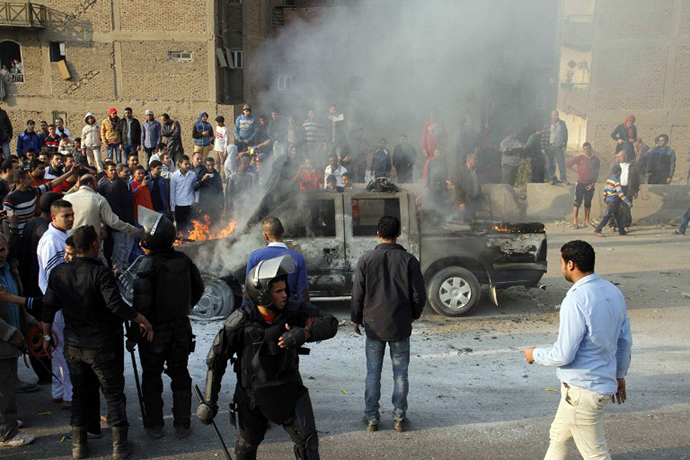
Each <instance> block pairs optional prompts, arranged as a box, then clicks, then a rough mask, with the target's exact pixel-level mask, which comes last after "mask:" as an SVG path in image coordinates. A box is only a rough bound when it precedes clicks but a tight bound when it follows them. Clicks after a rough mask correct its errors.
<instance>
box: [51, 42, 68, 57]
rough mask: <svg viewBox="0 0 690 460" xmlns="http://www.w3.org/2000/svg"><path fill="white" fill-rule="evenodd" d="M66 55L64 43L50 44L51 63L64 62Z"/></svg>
mask: <svg viewBox="0 0 690 460" xmlns="http://www.w3.org/2000/svg"><path fill="white" fill-rule="evenodd" d="M66 55H67V53H66V51H65V44H64V43H63V42H50V62H59V61H64V60H65V56H66Z"/></svg>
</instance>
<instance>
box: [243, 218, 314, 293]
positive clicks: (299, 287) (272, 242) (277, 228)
mask: <svg viewBox="0 0 690 460" xmlns="http://www.w3.org/2000/svg"><path fill="white" fill-rule="evenodd" d="M283 233H285V229H284V228H283V224H282V222H280V219H278V218H277V217H273V216H268V217H266V218H265V219H264V220H262V221H261V235H263V237H264V239H265V240H266V242H267V243H268V246H267V247H265V248H263V249H258V250H256V251H254V252H252V253H251V254H250V255H249V261H248V262H247V276H249V272H250V271H252V268H254V267H256V265H257V264H258V263H259V262H261V261H262V260H269V259H273V258H276V257H280V256H283V255H286V254H287V255H290V256H292V259H293V260H294V261H295V271H294V272H292V273H290V274H289V275H288V288H289V290H290V299H291V300H295V301H298V302H302V301H304V302H309V282H308V280H307V264H306V262H305V261H304V256H303V255H302V254H300V253H299V252H295V251H292V250H290V249H288V247H287V245H286V244H285V243H283ZM249 304H250V301H249V297H248V296H247V292H246V290H245V293H244V301H243V302H242V305H243V306H244V305H249Z"/></svg>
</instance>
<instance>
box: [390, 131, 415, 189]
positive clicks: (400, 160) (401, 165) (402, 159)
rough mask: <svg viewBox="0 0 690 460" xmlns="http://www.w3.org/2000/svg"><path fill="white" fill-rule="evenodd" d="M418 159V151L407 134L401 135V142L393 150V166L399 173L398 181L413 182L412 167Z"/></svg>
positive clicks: (403, 182) (402, 182)
mask: <svg viewBox="0 0 690 460" xmlns="http://www.w3.org/2000/svg"><path fill="white" fill-rule="evenodd" d="M416 161H417V151H416V150H415V149H414V146H413V145H412V144H410V142H409V141H408V140H407V136H406V135H404V134H401V135H400V143H399V144H398V145H396V146H395V149H394V150H393V166H395V171H396V173H397V174H398V182H400V183H401V184H405V183H408V182H412V168H413V167H414V164H415V162H416Z"/></svg>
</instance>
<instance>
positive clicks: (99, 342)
mask: <svg viewBox="0 0 690 460" xmlns="http://www.w3.org/2000/svg"><path fill="white" fill-rule="evenodd" d="M72 240H73V242H74V247H75V249H76V251H77V257H76V258H75V259H74V260H72V262H70V263H68V264H59V265H58V266H56V267H55V268H53V270H52V271H51V273H50V278H49V281H48V290H47V291H46V296H45V297H44V307H43V318H42V319H43V334H45V337H44V346H43V347H44V349H45V350H46V351H49V349H50V343H51V342H52V337H51V330H52V323H53V319H54V318H55V314H56V312H57V311H58V310H60V309H62V311H63V314H64V317H65V344H64V347H65V358H66V359H67V366H68V367H69V373H70V379H71V380H72V386H73V388H74V389H73V395H72V416H71V419H70V425H71V426H72V457H73V458H84V457H86V433H87V431H86V425H87V421H88V416H89V411H90V408H89V404H88V402H89V401H90V399H91V398H90V395H91V394H92V392H93V390H94V386H96V385H98V384H100V386H101V389H102V390H103V396H104V397H105V400H106V402H107V407H108V425H109V426H110V427H111V428H112V437H113V439H112V441H113V459H126V458H128V457H129V454H130V452H131V450H132V446H131V444H130V443H128V441H127V432H128V427H129V423H128V421H127V408H126V398H125V393H124V389H125V378H124V349H123V337H122V323H123V320H129V321H133V322H135V323H138V324H139V326H140V327H141V329H142V333H143V335H144V336H145V337H146V339H147V340H149V341H151V340H152V339H153V329H152V327H151V324H150V323H149V321H148V320H147V319H146V318H145V317H144V316H143V315H142V314H141V313H137V312H136V310H134V309H133V308H131V307H129V306H127V304H126V303H125V302H124V301H123V300H122V297H121V296H120V291H119V289H118V287H117V282H116V281H115V277H114V276H113V274H112V272H111V271H110V270H108V268H107V267H105V266H104V265H103V264H102V263H101V262H100V260H99V259H98V255H99V253H100V246H101V240H100V238H99V236H98V232H97V231H96V229H95V228H94V227H93V226H92V225H84V226H82V227H79V228H77V229H76V230H74V233H73V234H72Z"/></svg>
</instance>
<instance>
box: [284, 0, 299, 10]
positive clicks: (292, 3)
mask: <svg viewBox="0 0 690 460" xmlns="http://www.w3.org/2000/svg"><path fill="white" fill-rule="evenodd" d="M285 6H289V7H293V8H294V7H296V6H297V0H285Z"/></svg>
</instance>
